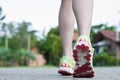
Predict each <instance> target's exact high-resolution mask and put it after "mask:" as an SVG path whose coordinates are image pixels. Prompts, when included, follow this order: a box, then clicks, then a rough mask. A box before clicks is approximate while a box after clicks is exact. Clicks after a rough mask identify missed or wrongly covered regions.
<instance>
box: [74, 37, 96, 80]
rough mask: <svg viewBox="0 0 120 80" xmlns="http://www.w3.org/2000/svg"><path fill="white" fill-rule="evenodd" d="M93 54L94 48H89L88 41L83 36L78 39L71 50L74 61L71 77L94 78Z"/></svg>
mask: <svg viewBox="0 0 120 80" xmlns="http://www.w3.org/2000/svg"><path fill="white" fill-rule="evenodd" d="M93 53H94V48H92V46H91V42H90V39H89V38H87V37H86V36H83V35H82V36H80V37H78V39H77V41H76V43H75V46H74V49H73V57H74V60H75V61H76V65H75V69H74V73H73V77H75V78H82V77H85V78H91V77H94V68H93V64H92V58H93Z"/></svg>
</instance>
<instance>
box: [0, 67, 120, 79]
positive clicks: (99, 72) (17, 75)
mask: <svg viewBox="0 0 120 80" xmlns="http://www.w3.org/2000/svg"><path fill="white" fill-rule="evenodd" d="M0 80H120V67H96V68H95V77H94V78H73V77H72V76H61V75H59V74H58V73H57V68H0Z"/></svg>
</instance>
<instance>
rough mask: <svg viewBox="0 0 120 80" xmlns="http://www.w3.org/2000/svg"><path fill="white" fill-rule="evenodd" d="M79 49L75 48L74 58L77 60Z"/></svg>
mask: <svg viewBox="0 0 120 80" xmlns="http://www.w3.org/2000/svg"><path fill="white" fill-rule="evenodd" d="M77 54H78V51H77V50H76V49H75V50H73V57H74V60H75V61H78V55H77Z"/></svg>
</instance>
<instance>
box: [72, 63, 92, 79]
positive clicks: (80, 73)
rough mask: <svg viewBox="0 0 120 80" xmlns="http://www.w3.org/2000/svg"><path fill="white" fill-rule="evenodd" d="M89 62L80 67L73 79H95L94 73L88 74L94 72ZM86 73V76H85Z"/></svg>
mask: <svg viewBox="0 0 120 80" xmlns="http://www.w3.org/2000/svg"><path fill="white" fill-rule="evenodd" d="M88 64H89V62H87V63H86V64H84V65H82V66H81V67H78V68H77V69H76V70H75V71H74V73H73V77H93V76H94V71H92V72H88V71H91V70H92V67H91V66H89V65H88ZM83 73H85V74H83Z"/></svg>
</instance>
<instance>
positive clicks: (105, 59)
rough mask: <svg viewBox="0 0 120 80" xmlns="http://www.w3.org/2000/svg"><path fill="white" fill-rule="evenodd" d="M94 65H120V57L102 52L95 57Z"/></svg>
mask: <svg viewBox="0 0 120 80" xmlns="http://www.w3.org/2000/svg"><path fill="white" fill-rule="evenodd" d="M93 65H94V66H118V65H120V59H116V57H115V56H111V55H109V54H108V53H105V52H102V53H100V54H98V55H97V56H94V58H93Z"/></svg>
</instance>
